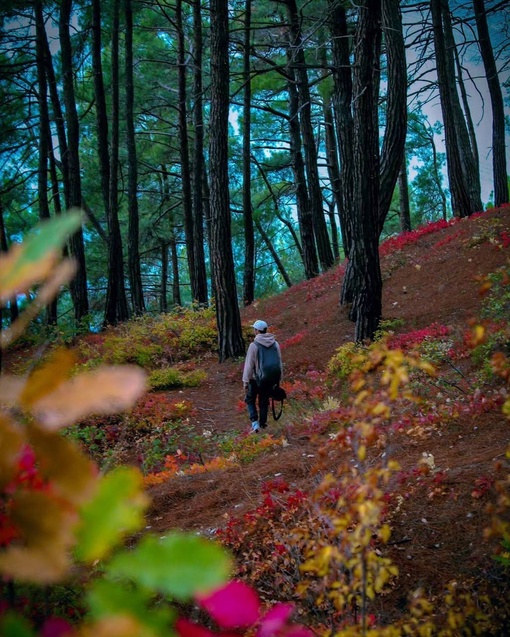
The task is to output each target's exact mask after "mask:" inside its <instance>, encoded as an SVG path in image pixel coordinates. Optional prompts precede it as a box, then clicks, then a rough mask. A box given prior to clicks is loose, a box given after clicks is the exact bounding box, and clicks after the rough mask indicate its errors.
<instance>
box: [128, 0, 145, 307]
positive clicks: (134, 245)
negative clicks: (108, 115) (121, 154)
mask: <svg viewBox="0 0 510 637" xmlns="http://www.w3.org/2000/svg"><path fill="white" fill-rule="evenodd" d="M124 14H125V20H126V35H125V42H124V45H125V76H126V143H127V156H128V190H127V194H128V271H129V283H130V286H131V298H132V303H133V312H134V313H135V314H136V315H141V314H143V313H144V312H145V300H144V297H143V288H142V274H141V269H140V219H139V211H138V163H137V152H136V139H135V119H134V117H135V116H134V99H135V94H134V93H135V90H134V78H133V7H132V2H131V0H124Z"/></svg>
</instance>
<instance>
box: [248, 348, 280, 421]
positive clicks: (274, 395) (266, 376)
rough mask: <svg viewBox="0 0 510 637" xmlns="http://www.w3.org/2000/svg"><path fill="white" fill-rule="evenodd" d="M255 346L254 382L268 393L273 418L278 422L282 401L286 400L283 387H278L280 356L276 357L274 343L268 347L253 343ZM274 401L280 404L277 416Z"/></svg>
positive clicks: (276, 351)
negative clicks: (255, 367) (255, 369)
mask: <svg viewBox="0 0 510 637" xmlns="http://www.w3.org/2000/svg"><path fill="white" fill-rule="evenodd" d="M255 345H256V346H257V372H256V374H255V381H256V383H257V385H258V386H259V387H262V388H263V389H265V390H266V391H269V393H270V397H271V406H272V411H273V418H274V419H275V420H278V419H279V418H280V416H281V415H282V411H283V401H284V400H285V398H287V395H286V393H285V390H284V389H283V387H280V379H281V377H282V364H281V361H280V356H279V355H278V349H277V347H276V343H273V344H272V345H271V346H270V347H264V345H260V344H259V343H255ZM275 401H278V402H281V405H280V412H279V414H278V415H277V414H276V409H275Z"/></svg>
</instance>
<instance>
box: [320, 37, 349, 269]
mask: <svg viewBox="0 0 510 637" xmlns="http://www.w3.org/2000/svg"><path fill="white" fill-rule="evenodd" d="M323 50H324V52H325V49H323ZM323 109H324V128H325V131H326V132H325V141H326V156H327V162H328V175H329V181H330V183H331V190H332V191H333V201H332V204H333V211H332V212H333V216H331V213H330V215H329V216H330V225H331V240H332V245H333V255H334V257H335V259H336V260H337V261H338V259H339V258H340V251H339V246H338V232H337V230H336V221H335V218H334V208H335V207H336V209H337V211H338V219H339V221H340V232H341V233H342V244H345V236H344V230H343V224H342V218H343V216H344V215H343V213H342V205H343V202H342V179H341V177H340V167H339V165H338V152H337V144H336V137H335V121H334V118H333V109H332V107H331V100H330V98H329V97H328V96H326V97H324V100H323Z"/></svg>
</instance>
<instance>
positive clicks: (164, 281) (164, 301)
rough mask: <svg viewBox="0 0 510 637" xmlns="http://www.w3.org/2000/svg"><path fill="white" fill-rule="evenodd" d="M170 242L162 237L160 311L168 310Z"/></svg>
mask: <svg viewBox="0 0 510 637" xmlns="http://www.w3.org/2000/svg"><path fill="white" fill-rule="evenodd" d="M167 296H168V243H167V242H166V241H164V240H163V239H161V295H160V297H159V311H160V312H161V313H163V312H168V298H167Z"/></svg>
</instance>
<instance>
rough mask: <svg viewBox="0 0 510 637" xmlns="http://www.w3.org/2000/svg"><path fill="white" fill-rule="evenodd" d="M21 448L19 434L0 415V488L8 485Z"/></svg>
mask: <svg viewBox="0 0 510 637" xmlns="http://www.w3.org/2000/svg"><path fill="white" fill-rule="evenodd" d="M22 446H23V438H22V436H21V434H20V433H19V432H18V431H17V430H16V429H15V428H14V426H13V425H12V423H11V422H10V421H9V420H8V419H7V418H6V417H5V416H3V415H1V414H0V488H2V487H4V486H5V485H6V484H8V483H9V482H10V481H11V479H12V477H13V476H14V473H15V471H16V459H17V456H18V455H19V453H20V451H21V448H22Z"/></svg>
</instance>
